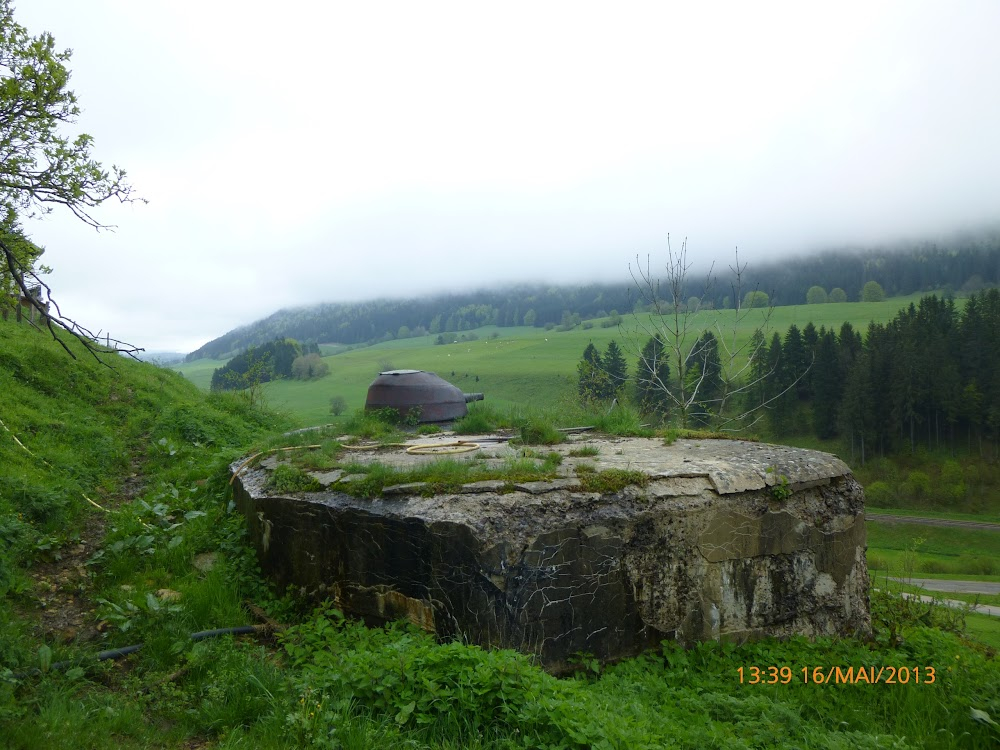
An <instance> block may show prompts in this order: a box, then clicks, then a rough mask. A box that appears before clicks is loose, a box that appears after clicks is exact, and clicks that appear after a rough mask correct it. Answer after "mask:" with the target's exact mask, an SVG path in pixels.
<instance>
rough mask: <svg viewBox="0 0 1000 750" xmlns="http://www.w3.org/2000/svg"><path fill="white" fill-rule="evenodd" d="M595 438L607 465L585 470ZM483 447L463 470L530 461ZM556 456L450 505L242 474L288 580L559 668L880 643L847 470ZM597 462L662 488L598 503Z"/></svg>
mask: <svg viewBox="0 0 1000 750" xmlns="http://www.w3.org/2000/svg"><path fill="white" fill-rule="evenodd" d="M454 439H455V438H454V437H453V436H449V437H446V438H443V440H454ZM465 439H468V440H476V438H465ZM415 442H416V441H415ZM420 442H428V441H427V439H426V438H424V439H421V441H420ZM583 444H587V445H592V446H594V447H597V448H598V450H599V453H598V455H596V456H588V457H569V456H568V454H569V452H570V451H571V450H573V449H576V448H579V447H581V445H583ZM481 446H482V447H481V448H479V449H478V450H476V451H473V452H470V453H465V454H458V455H456V456H454V457H453V458H455V459H459V460H462V459H464V460H482V461H484V462H486V463H487V465H494V464H496V465H500V464H502V463H503V462H504V460H505V457H509V456H510V455H513V454H514V451H512V449H511V448H509V447H508V446H506V445H505V444H504V443H503V442H502V441H499V442H498V441H495V439H494V440H493V441H492V442H487V440H486V439H485V438H483V439H482V443H481ZM546 450H549V449H546ZM552 450H556V451H558V452H560V453H563V454H564V455H566V456H567V458H566V459H565V460H564V462H563V464H562V465H561V466H560V477H559V478H556V479H554V480H552V481H546V482H526V483H522V484H517V485H505V484H504V483H503V482H502V481H499V480H496V481H488V482H477V483H474V484H469V485H465V486H464V487H462V488H461V490H460V491H459V492H455V493H453V494H447V495H439V496H435V497H421V496H420V494H419V492H420V488H419V487H414V486H409V487H408V486H405V485H402V486H399V485H397V486H396V487H394V488H386V491H385V492H384V493H383V495H382V497H381V498H378V499H375V500H360V499H356V498H353V497H351V496H350V495H348V494H346V493H345V492H343V491H338V487H344V486H345V484H344V483H345V482H349V481H350V480H351V479H352V477H351V476H339V475H337V472H328V473H326V474H325V475H318V474H317V476H318V477H319V476H322V479H323V480H328V481H326V482H325V484H327V485H328V486H327V491H325V492H320V493H306V494H300V495H295V496H290V497H268V496H266V494H265V493H264V491H263V487H264V483H265V481H266V476H267V471H268V470H267V468H266V467H264V468H261V469H255V470H252V471H248V472H245V473H243V474H241V475H240V476H239V478H238V479H237V481H236V482H235V486H236V496H237V501H238V504H239V507H240V509H241V510H242V512H243V513H244V514H245V515H246V517H247V519H248V524H249V528H250V534H251V538H252V539H253V541H254V544H255V545H256V547H257V550H258V554H259V557H260V561H261V565H262V567H263V569H264V570H265V571H266V572H267V573H268V574H269V575H270V576H272V577H273V578H274V579H275V580H276V582H277V583H278V585H279V586H281V587H285V586H288V585H294V586H297V587H299V588H300V590H301V591H302V593H303V594H306V595H311V596H315V597H318V598H323V597H331V598H333V599H334V600H335V601H337V603H338V604H339V605H340V606H341V607H343V608H344V609H345V610H346V611H347V612H350V613H353V614H356V615H359V616H363V617H365V618H367V619H369V620H371V621H384V620H390V619H396V618H408V619H410V620H411V621H413V622H415V623H417V624H418V625H420V626H421V627H424V628H426V629H428V630H431V631H433V632H436V633H438V634H440V635H441V636H443V637H461V638H464V639H467V640H468V641H470V642H474V643H480V644H483V645H487V646H502V647H513V648H517V649H520V650H522V651H524V652H527V653H532V654H537V655H538V656H539V657H540V659H541V660H542V662H543V663H545V664H546V665H548V666H549V667H550V668H553V669H557V670H558V669H559V668H560V667H561V666H563V665H564V664H565V662H566V660H567V658H569V657H571V656H572V655H573V654H575V653H578V652H589V653H592V654H594V655H595V656H597V657H598V658H601V659H615V658H621V657H624V656H628V655H632V654H635V653H638V652H640V651H641V650H643V649H644V648H646V647H649V646H655V645H657V644H658V642H659V641H660V640H662V639H664V638H674V639H677V640H679V641H682V642H685V643H690V642H693V641H698V640H705V639H718V638H723V639H744V638H748V637H758V636H764V635H776V636H785V635H791V634H795V633H800V634H806V635H834V634H849V633H858V634H866V633H867V632H869V630H870V617H869V611H868V572H867V567H866V563H865V543H866V542H865V539H866V537H865V527H864V498H863V493H862V489H861V487H860V485H859V484H858V483H857V482H856V481H855V480H854V478H853V477H852V476H851V474H850V472H849V469H848V468H847V466H846V465H845V464H844V463H843V462H842V461H840V460H839V459H837V458H836V457H834V456H831V455H828V454H823V453H817V452H814V451H804V450H797V449H793V448H786V447H781V446H772V445H764V444H757V443H747V442H742V441H731V440H702V441H693V440H680V441H677V443H675V444H674V445H671V446H664V445H663V442H662V441H661V440H654V439H640V438H625V439H592V438H582V439H577V440H575V441H574V442H572V443H569V444H565V445H561V446H554V447H553V448H552ZM351 458H352V459H354V460H358V461H380V462H383V463H389V464H393V465H397V466H405V465H411V464H414V463H417V462H422V461H427V460H436V459H438V458H440V457H436V456H420V455H410V454H407V453H405V452H403V451H402V450H397V451H393V452H390V453H385V452H382V453H377V454H374V453H366V452H358V454H357V455H352V457H351ZM580 463H585V464H589V465H591V466H593V467H594V468H595V469H597V470H599V471H600V470H604V469H608V468H620V469H631V470H639V471H642V472H643V473H645V474H647V475H648V476H649V477H650V481H649V483H648V484H647V485H646V486H645V487H639V486H630V487H626V488H625V489H624V490H622V491H621V492H617V493H614V494H610V495H600V494H597V493H590V492H584V491H583V490H582V489H581V487H580V482H579V480H578V479H577V478H576V477H575V467H576V465H578V464H580ZM234 466H235V465H234ZM776 488H777V489H776Z"/></svg>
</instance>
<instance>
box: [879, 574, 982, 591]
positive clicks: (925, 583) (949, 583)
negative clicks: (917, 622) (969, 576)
mask: <svg viewBox="0 0 1000 750" xmlns="http://www.w3.org/2000/svg"><path fill="white" fill-rule="evenodd" d="M892 580H894V581H899V582H900V583H909V584H911V585H913V586H920V587H922V588H925V589H927V590H928V591H946V592H948V593H952V594H1000V583H993V582H992V581H953V580H950V579H949V580H939V579H936V578H893V579H892Z"/></svg>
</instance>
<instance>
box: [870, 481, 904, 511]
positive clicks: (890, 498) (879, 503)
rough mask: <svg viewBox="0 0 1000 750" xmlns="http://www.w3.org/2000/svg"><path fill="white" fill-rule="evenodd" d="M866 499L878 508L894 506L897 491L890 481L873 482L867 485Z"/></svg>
mask: <svg viewBox="0 0 1000 750" xmlns="http://www.w3.org/2000/svg"><path fill="white" fill-rule="evenodd" d="M865 501H866V502H867V503H868V504H869V505H874V506H875V507H876V508H894V507H895V506H896V501H897V493H896V492H895V491H893V489H892V488H891V487H890V486H889V483H888V482H881V481H880V482H872V483H871V484H869V485H868V486H867V487H865Z"/></svg>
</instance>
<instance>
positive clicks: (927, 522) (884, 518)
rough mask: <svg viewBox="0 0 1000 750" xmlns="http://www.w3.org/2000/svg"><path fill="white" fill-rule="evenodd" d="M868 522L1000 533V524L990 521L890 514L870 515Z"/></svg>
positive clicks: (866, 517) (867, 516)
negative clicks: (911, 524)
mask: <svg viewBox="0 0 1000 750" xmlns="http://www.w3.org/2000/svg"><path fill="white" fill-rule="evenodd" d="M865 520H866V521H874V522H875V523H915V524H922V525H924V526H956V527H958V528H961V529H981V530H985V531H1000V523H992V522H990V521H955V520H952V519H950V518H922V517H920V516H896V515H889V514H883V513H878V514H868V515H866V516H865Z"/></svg>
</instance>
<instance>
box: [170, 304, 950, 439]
mask: <svg viewBox="0 0 1000 750" xmlns="http://www.w3.org/2000/svg"><path fill="white" fill-rule="evenodd" d="M921 296H923V295H920V294H917V295H910V296H908V297H894V298H891V299H888V300H885V301H883V302H849V303H843V304H826V305H789V306H786V307H776V308H774V311H773V317H772V318H771V321H770V325H771V328H772V330H774V331H777V332H779V333H781V334H782V335H783V334H784V332H785V331H786V330H787V329H788V326H789V325H791V324H793V323H794V324H796V325H798V326H799V327H800V328H801V327H802V326H803V324H804V323H806V322H808V321H810V320H811V321H812V322H813V323H814V324H815V325H816V327H817V328H819V327H820V326H821V325H825V326H826V327H827V328H830V327H833V328H836V329H837V330H838V331H839V330H840V327H841V325H842V324H843V323H844V322H845V321H847V322H850V323H851V324H852V325H853V326H854V327H855V328H856V329H859V330H861V331H862V332H863V331H864V330H866V329H867V327H868V323H869V322H871V321H873V320H874V321H878V322H887V321H889V320H890V319H891V318H892V317H893V316H894V315H895V314H896V313H897V312H898V311H899V310H900V309H901V308H903V307H905V306H907V305H909V304H910V303H911V302H913V303H916V302H919V300H920V297H921ZM959 302H961V301H959ZM733 315H734V313H733V311H726V310H720V311H703V312H699V313H697V314H696V316H695V318H694V321H693V322H694V323H695V324H696V325H706V326H707V325H712V324H713V323H716V322H717V324H718V326H719V327H720V329H721V330H722V331H723V332H728V329H729V323H730V321H731V320H732V318H733ZM759 324H760V319H759V316H758V313H757V311H753V312H752V314H751V315H750V316H749V317H748V318H747V319H746V321H744V322H743V323H742V325H741V326H740V327H739V328H738V330H737V331H736V344H737V345H740V344H742V343H744V342H746V341H747V340H748V339H749V337H750V335H751V334H752V333H753V330H754V327H755V326H757V325H759ZM649 325H650V322H649V317H648V315H640V316H638V317H636V318H632V317H631V316H625V317H624V320H623V328H622V330H619V329H618V328H601V327H599V326H595V327H594V328H591V329H589V330H584V329H583V328H582V327H577V328H575V329H573V330H570V331H556V330H551V331H546V330H544V329H542V328H532V327H524V326H521V327H512V328H497V327H495V326H487V327H484V328H480V329H477V330H476V331H475V333H476V334H477V335H478V337H479V338H478V339H477V340H475V341H464V342H456V341H455V340H456V339H457V338H458V336H459V334H455V335H454V338H452V339H451V341H452V342H453V343H449V344H445V345H443V346H442V345H435V344H434V340H435V339H436V338H437V336H436V335H428V336H421V337H416V338H410V339H402V340H398V341H388V342H382V343H379V344H376V345H373V346H369V347H361V348H353V349H349V350H343V349H341V350H340V351H339V353H337V354H333V355H327V356H324V361H325V362H326V363H327V364H328V365H329V366H330V374H329V375H328V376H326V377H325V378H321V379H320V380H317V381H310V382H305V381H294V380H280V381H277V382H274V383H268V384H266V385H265V392H266V394H267V398H268V400H269V403H271V404H272V405H273V406H274V407H275V408H278V409H281V410H284V411H287V412H288V413H290V414H292V415H293V416H294V417H295V418H296V419H297V420H298V421H300V422H301V423H302V424H304V425H319V424H325V423H328V422H334V423H339V421H340V420H342V419H344V418H343V417H332V416H331V414H330V398H331V397H333V396H342V397H343V398H344V399H345V401H346V402H347V404H348V409H349V410H352V409H355V408H358V407H360V406H362V405H363V404H364V402H365V397H366V394H367V390H368V386H369V385H370V384H371V382H372V381H373V380H374V379H375V378H376V377H377V375H378V373H379V372H380V371H382V370H384V369H386V368H385V366H384V365H385V364H387V363H391V364H392V366H393V367H395V368H397V369H398V368H410V369H417V370H428V371H430V372H435V373H437V374H438V375H440V376H441V377H443V378H444V379H445V380H448V381H449V382H451V383H453V384H454V385H456V386H458V387H459V388H461V389H463V390H464V391H469V392H471V391H482V392H484V393H485V394H486V398H487V399H488V402H489V403H490V404H494V405H496V406H498V407H500V408H508V407H522V408H523V407H526V406H531V407H534V408H536V409H543V410H544V409H550V408H556V409H558V410H560V411H562V412H566V410H567V407H570V405H571V404H572V403H573V402H575V400H576V387H577V373H576V366H577V363H578V362H579V360H580V357H581V355H582V354H583V350H584V349H585V348H586V347H587V344H588V343H590V342H593V343H594V345H595V346H596V347H597V348H598V349H600V350H601V351H603V350H604V348H605V347H607V344H608V342H610V341H611V340H612V339H614V340H616V341H617V342H618V343H619V345H622V346H623V348H624V350H625V354H626V358H627V359H628V360H629V366H630V368H634V363H635V359H636V357H637V354H638V350H639V349H641V347H642V346H643V344H645V342H646V339H647V338H649V333H648V332H644V331H643V330H642V329H643V328H648V327H649ZM494 334H496V337H495V338H494V337H493V336H494ZM628 341H631V342H632V343H631V346H629V345H627V342H628ZM630 349H634V351H630ZM223 364H225V362H223V361H219V360H196V361H194V362H187V363H182V364H178V365H175V366H173V367H174V369H176V370H177V371H178V372H181V373H182V374H184V376H185V377H186V378H188V379H189V380H191V382H193V383H195V384H196V385H198V386H199V387H201V388H203V389H206V390H207V389H208V386H209V383H210V381H211V376H212V371H213V370H214V369H215V368H217V367H221V366H222V365H223Z"/></svg>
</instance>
